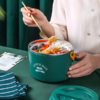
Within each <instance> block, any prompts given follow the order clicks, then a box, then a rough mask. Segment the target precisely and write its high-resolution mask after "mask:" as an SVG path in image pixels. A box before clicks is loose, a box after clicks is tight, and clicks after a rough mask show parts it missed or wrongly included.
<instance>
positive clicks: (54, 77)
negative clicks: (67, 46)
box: [28, 39, 75, 82]
mask: <svg viewBox="0 0 100 100" xmlns="http://www.w3.org/2000/svg"><path fill="white" fill-rule="evenodd" d="M40 40H44V39H40ZM35 41H37V40H35ZM35 41H32V42H31V43H29V45H28V54H29V63H30V73H31V75H32V77H33V78H35V79H37V80H40V81H43V82H60V81H64V80H66V79H68V76H67V72H68V71H69V67H70V66H71V65H72V62H73V59H74V58H75V53H74V52H73V51H70V52H68V53H64V54H59V55H53V54H41V53H37V52H33V51H32V50H31V49H30V47H31V46H32V45H33V44H34V43H35Z"/></svg>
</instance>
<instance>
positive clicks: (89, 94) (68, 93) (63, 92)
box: [49, 86, 99, 100]
mask: <svg viewBox="0 0 100 100" xmlns="http://www.w3.org/2000/svg"><path fill="white" fill-rule="evenodd" d="M49 100H99V96H98V94H97V93H96V92H94V91H93V90H91V89H88V88H86V87H82V86H63V87H60V88H57V89H56V90H54V91H53V93H52V95H51V96H50V98H49Z"/></svg>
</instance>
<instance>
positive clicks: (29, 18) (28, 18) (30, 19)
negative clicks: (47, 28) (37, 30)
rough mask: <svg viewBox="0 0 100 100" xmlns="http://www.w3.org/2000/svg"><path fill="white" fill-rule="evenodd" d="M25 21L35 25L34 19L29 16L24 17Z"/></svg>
mask: <svg viewBox="0 0 100 100" xmlns="http://www.w3.org/2000/svg"><path fill="white" fill-rule="evenodd" d="M23 20H24V21H25V20H27V21H28V22H29V23H33V22H34V21H33V19H32V18H31V17H29V16H27V15H25V14H24V15H23Z"/></svg>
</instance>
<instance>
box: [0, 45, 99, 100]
mask: <svg viewBox="0 0 100 100" xmlns="http://www.w3.org/2000/svg"><path fill="white" fill-rule="evenodd" d="M3 52H10V53H15V54H19V55H23V56H27V59H25V60H23V61H22V62H20V63H19V64H17V65H16V66H14V67H13V68H11V69H10V70H9V71H8V72H14V75H15V77H16V79H17V80H18V81H19V82H20V83H25V84H28V85H29V88H28V90H27V91H26V94H27V96H26V98H24V99H20V100H49V97H50V96H51V93H52V92H53V91H54V90H55V89H56V88H58V87H61V86H68V85H77V86H84V87H87V88H90V89H92V90H93V91H95V92H96V93H97V94H98V95H99V96H100V71H99V70H96V71H95V72H93V73H92V74H91V75H89V76H85V77H81V78H74V79H67V80H65V81H63V82H59V83H45V82H40V81H38V80H35V79H34V78H33V77H32V76H31V74H30V67H29V58H28V52H27V51H23V50H18V49H13V48H8V47H3V46H0V54H2V53H3ZM2 72H4V71H0V73H2Z"/></svg>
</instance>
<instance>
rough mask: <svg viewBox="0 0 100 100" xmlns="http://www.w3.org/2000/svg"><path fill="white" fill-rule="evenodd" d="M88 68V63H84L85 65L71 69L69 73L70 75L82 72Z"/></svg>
mask: <svg viewBox="0 0 100 100" xmlns="http://www.w3.org/2000/svg"><path fill="white" fill-rule="evenodd" d="M87 68H88V67H87V64H86V65H83V66H81V67H79V68H77V69H74V70H71V71H69V72H68V73H67V74H68V75H74V74H78V73H81V72H83V71H85V70H87Z"/></svg>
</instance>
